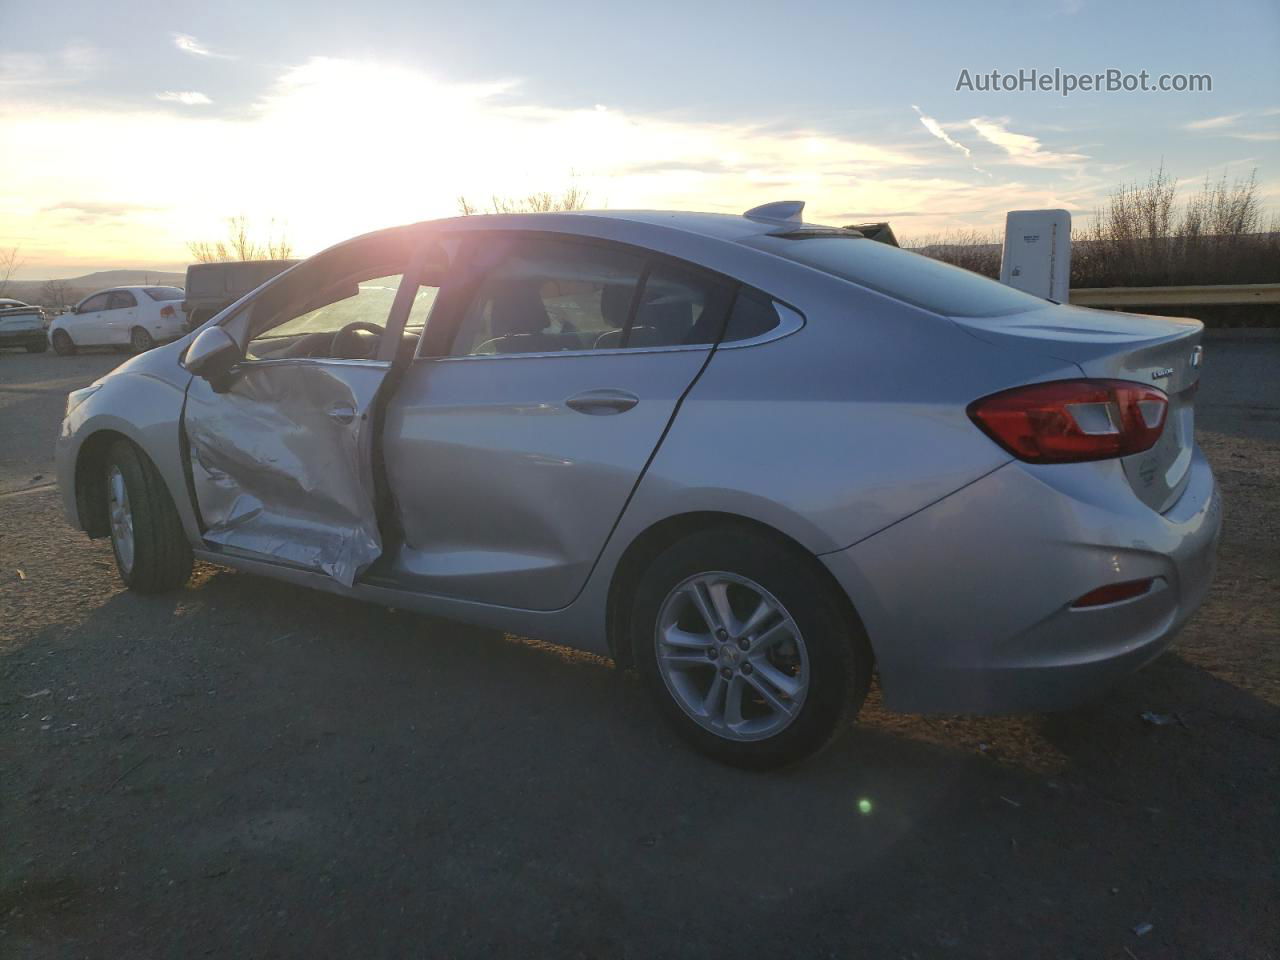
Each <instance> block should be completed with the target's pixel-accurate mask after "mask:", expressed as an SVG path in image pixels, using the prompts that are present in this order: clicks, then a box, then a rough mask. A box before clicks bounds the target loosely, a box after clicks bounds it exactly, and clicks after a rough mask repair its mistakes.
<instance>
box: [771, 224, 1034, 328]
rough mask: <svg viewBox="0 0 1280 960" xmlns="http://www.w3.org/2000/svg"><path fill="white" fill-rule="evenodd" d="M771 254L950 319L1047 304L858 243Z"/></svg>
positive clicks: (787, 248)
mask: <svg viewBox="0 0 1280 960" xmlns="http://www.w3.org/2000/svg"><path fill="white" fill-rule="evenodd" d="M768 249H769V251H770V252H772V253H776V254H779V255H780V256H783V257H786V258H787V259H788V260H794V261H795V262H796V263H802V264H804V265H805V266H809V267H814V268H815V269H818V270H821V271H823V272H824V273H829V274H831V275H833V276H836V277H840V278H842V279H844V280H851V281H853V282H854V283H856V284H859V285H860V286H864V287H868V288H870V289H872V290H877V291H879V292H880V293H884V294H888V295H889V296H891V297H894V298H895V299H898V300H903V301H905V302H906V303H911V304H915V305H916V306H918V307H924V309H926V310H932V311H933V312H934V313H941V314H944V315H946V316H951V317H999V316H1003V315H1005V314H1011V313H1025V312H1026V311H1028V310H1041V309H1043V308H1044V307H1046V306H1047V305H1048V304H1047V301H1045V300H1041V299H1040V298H1039V297H1033V296H1031V294H1029V293H1023V292H1022V291H1021V290H1015V289H1013V288H1012V287H1007V286H1005V285H1004V284H1002V283H997V282H996V281H995V280H991V279H988V278H987V277H984V276H982V275H980V274H977V273H973V272H972V271H970V270H963V269H961V268H960V267H953V266H951V264H949V263H943V262H942V261H940V260H932V259H930V258H929V257H926V256H922V255H921V254H918V253H911V252H910V251H908V250H900V249H899V248H897V247H891V246H889V245H888V244H884V243H877V242H875V241H874V240H867V239H865V238H862V237H853V236H850V237H831V236H826V237H807V238H804V239H795V240H789V239H781V238H775V239H772V240H771V241H770V242H769V243H768Z"/></svg>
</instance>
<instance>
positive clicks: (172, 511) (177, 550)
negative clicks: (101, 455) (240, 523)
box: [106, 440, 192, 593]
mask: <svg viewBox="0 0 1280 960" xmlns="http://www.w3.org/2000/svg"><path fill="white" fill-rule="evenodd" d="M106 498H107V517H108V519H109V521H110V525H111V549H112V552H113V553H114V554H115V558H116V569H117V570H119V572H120V579H121V580H123V581H124V584H125V586H127V587H128V588H129V589H130V590H137V591H138V592H139V593H159V592H161V591H164V590H172V589H174V588H175V587H180V586H182V585H183V584H184V583H186V582H187V579H188V578H189V577H190V576H191V564H192V556H191V544H190V543H189V542H188V541H187V537H186V534H185V533H184V532H183V529H182V520H181V519H180V518H179V517H178V511H177V508H176V507H174V505H173V500H172V498H171V497H170V496H169V490H168V488H167V487H166V486H165V484H164V480H163V479H162V478H161V476H160V472H159V471H158V470H156V468H155V465H154V464H153V463H152V462H151V461H150V460H149V459H147V457H146V456H145V455H144V454H143V453H142V452H141V451H140V450H138V448H137V447H135V446H134V445H133V444H132V443H130V442H129V441H127V440H118V441H116V442H115V443H113V444H112V445H111V449H110V450H109V451H108V452H107V461H106Z"/></svg>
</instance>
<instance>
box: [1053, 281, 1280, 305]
mask: <svg viewBox="0 0 1280 960" xmlns="http://www.w3.org/2000/svg"><path fill="white" fill-rule="evenodd" d="M1071 302H1072V303H1074V304H1076V305H1078V306H1081V307H1194V306H1225V305H1232V304H1241V303H1244V304H1268V303H1280V283H1234V284H1205V285H1203V286H1195V287H1082V288H1080V289H1078V290H1072V291H1071Z"/></svg>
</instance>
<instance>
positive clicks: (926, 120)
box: [911, 103, 991, 176]
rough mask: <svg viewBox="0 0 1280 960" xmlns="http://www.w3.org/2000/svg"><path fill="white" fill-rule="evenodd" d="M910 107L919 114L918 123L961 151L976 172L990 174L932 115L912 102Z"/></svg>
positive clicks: (951, 146)
mask: <svg viewBox="0 0 1280 960" xmlns="http://www.w3.org/2000/svg"><path fill="white" fill-rule="evenodd" d="M911 109H912V110H914V111H915V112H916V113H917V114H918V115H919V116H920V123H921V124H922V125H923V126H924V128H925V129H926V130H928V131H929V132H930V133H931V134H933V135H934V136H935V137H937V138H938V139H939V140H941V141H942V142H943V143H945V144H946V145H947V146H948V147H950V148H951V149H953V150H959V151H960V152H961V153H963V154H964V155H965V159H967V160H968V161H969V165H970V166H971V167H973V169H974V170H976V171H977V172H978V173H982V174H986V175H987V176H991V174H989V173H987V171H985V170H983V169H982V168H981V167H980V166H978V165H977V164H976V163H974V162H973V151H971V150H970V149H969V148H968V147H966V146H965V145H964V144H963V143H960V142H959V141H957V140H955V139H954V138H953V137H952V136H951V134H949V133H947V131H946V130H944V129H942V124H940V123H939V122H938V121H937V120H935V119H934V118H933V117H931V116H929V115H928V114H926V113H925V112H924V111H923V110H921V109H920V108H919V107H917V106H916V105H915V104H914V103H913V104H912V105H911Z"/></svg>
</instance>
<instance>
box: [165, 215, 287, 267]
mask: <svg viewBox="0 0 1280 960" xmlns="http://www.w3.org/2000/svg"><path fill="white" fill-rule="evenodd" d="M187 250H189V251H190V253H191V257H192V259H194V260H195V261H196V262H197V263H224V262H226V261H228V260H287V259H289V258H290V257H292V256H293V244H292V243H290V242H289V237H288V234H287V233H286V232H285V230H284V229H283V228H279V231H278V234H277V225H276V221H275V218H274V217H273V218H272V219H271V224H270V226H269V227H268V228H267V237H266V239H265V240H263V241H258V240H255V239H254V235H253V229H252V226H251V225H250V223H249V218H248V217H246V216H245V215H244V214H238V215H237V216H234V217H228V218H227V238H226V239H225V240H193V241H191V242H190V243H188V244H187Z"/></svg>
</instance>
